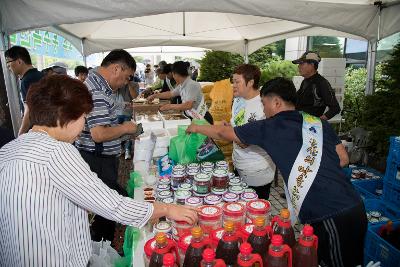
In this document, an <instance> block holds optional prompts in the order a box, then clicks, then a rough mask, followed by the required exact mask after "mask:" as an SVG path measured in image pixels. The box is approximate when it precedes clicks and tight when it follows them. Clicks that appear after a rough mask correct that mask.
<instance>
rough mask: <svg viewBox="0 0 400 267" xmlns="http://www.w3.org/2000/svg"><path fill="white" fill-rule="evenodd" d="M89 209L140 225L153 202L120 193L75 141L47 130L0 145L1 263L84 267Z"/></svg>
mask: <svg viewBox="0 0 400 267" xmlns="http://www.w3.org/2000/svg"><path fill="white" fill-rule="evenodd" d="M87 211H92V212H94V213H96V214H99V215H101V216H102V217H105V218H107V219H110V220H114V221H117V222H120V223H122V224H127V225H132V226H136V227H142V226H143V225H144V224H145V223H146V222H147V220H148V219H149V218H150V216H151V215H152V213H153V206H152V205H151V204H149V203H144V202H137V201H134V200H133V199H130V198H126V197H123V196H121V195H118V193H117V192H116V191H114V190H111V189H110V188H108V187H107V186H106V185H105V184H104V183H103V182H102V181H101V180H100V179H99V178H98V177H97V175H96V173H94V172H92V171H90V168H89V165H88V164H87V163H86V162H85V161H84V160H83V159H82V157H81V155H80V154H79V152H78V150H77V149H76V148H75V147H74V146H73V145H71V144H69V143H65V142H60V141H57V140H55V139H53V138H51V137H50V136H48V135H47V134H45V133H38V132H32V131H30V132H29V133H27V134H23V135H21V136H20V137H19V138H18V139H16V140H14V141H12V142H10V143H8V144H7V145H5V146H3V147H2V148H1V149H0V266H7V267H8V266H10V267H11V266H12V267H19V266H24V267H25V266H33V267H36V266H41V267H46V266H49V267H56V266H71V267H80V266H82V267H86V265H87V263H88V261H89V257H90V255H91V252H92V247H91V239H90V233H89V222H88V212H87Z"/></svg>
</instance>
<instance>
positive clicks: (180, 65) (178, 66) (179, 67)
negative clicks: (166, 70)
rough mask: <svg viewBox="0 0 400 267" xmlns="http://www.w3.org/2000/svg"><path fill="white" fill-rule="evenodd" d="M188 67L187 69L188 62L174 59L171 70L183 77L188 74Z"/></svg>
mask: <svg viewBox="0 0 400 267" xmlns="http://www.w3.org/2000/svg"><path fill="white" fill-rule="evenodd" d="M189 64H190V63H189ZM188 69H189V65H188V62H183V61H176V62H174V64H172V72H173V73H176V74H179V75H180V76H183V77H187V76H189V72H188Z"/></svg>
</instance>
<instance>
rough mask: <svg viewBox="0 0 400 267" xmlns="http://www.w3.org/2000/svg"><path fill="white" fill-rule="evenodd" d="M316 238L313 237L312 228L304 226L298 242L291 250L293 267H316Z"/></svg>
mask: <svg viewBox="0 0 400 267" xmlns="http://www.w3.org/2000/svg"><path fill="white" fill-rule="evenodd" d="M317 250H318V237H317V236H316V235H314V229H313V228H312V226H310V225H308V224H306V225H304V227H303V231H302V233H301V235H300V237H299V242H298V243H297V244H296V245H295V246H294V248H293V265H294V267H303V266H307V267H318V256H317Z"/></svg>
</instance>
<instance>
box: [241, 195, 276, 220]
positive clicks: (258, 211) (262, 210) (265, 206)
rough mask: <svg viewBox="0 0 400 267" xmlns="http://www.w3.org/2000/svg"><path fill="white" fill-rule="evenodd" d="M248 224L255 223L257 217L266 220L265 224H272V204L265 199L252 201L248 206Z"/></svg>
mask: <svg viewBox="0 0 400 267" xmlns="http://www.w3.org/2000/svg"><path fill="white" fill-rule="evenodd" d="M246 210H247V212H246V223H253V220H254V219H255V218H257V217H263V218H265V224H266V225H269V224H270V211H271V204H270V203H269V201H267V200H264V199H257V200H251V201H249V202H247V205H246Z"/></svg>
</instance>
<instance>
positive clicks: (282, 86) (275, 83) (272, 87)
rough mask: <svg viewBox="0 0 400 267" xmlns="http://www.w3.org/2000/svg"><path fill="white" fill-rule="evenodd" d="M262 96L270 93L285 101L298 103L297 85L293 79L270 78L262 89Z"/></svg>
mask: <svg viewBox="0 0 400 267" xmlns="http://www.w3.org/2000/svg"><path fill="white" fill-rule="evenodd" d="M260 95H261V97H264V96H268V95H276V96H279V97H280V98H282V99H283V100H284V101H286V102H289V103H292V104H293V105H296V87H295V86H294V84H293V82H292V81H291V80H288V79H286V78H282V77H278V78H275V79H272V80H269V81H268V82H266V83H265V84H264V86H263V87H262V88H261V91H260Z"/></svg>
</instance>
